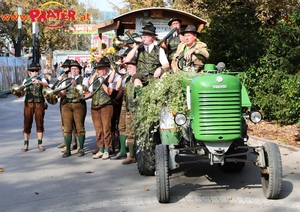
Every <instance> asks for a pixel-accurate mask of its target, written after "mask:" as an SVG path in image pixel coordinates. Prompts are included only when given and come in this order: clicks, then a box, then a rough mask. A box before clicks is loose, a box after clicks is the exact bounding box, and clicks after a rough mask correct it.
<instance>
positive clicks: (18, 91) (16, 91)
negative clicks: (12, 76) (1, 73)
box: [10, 74, 41, 98]
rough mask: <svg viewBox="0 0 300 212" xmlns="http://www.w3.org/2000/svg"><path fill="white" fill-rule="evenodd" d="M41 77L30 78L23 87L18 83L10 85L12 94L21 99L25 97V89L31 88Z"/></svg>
mask: <svg viewBox="0 0 300 212" xmlns="http://www.w3.org/2000/svg"><path fill="white" fill-rule="evenodd" d="M40 76H41V74H40V75H35V76H32V77H29V78H28V79H27V80H26V81H25V82H24V84H23V85H17V84H16V83H12V84H11V85H10V90H11V92H12V94H13V95H15V96H16V97H17V98H20V97H22V96H23V95H24V92H23V91H24V88H25V87H28V86H30V85H31V84H32V83H33V81H34V80H36V79H37V78H38V77H40Z"/></svg>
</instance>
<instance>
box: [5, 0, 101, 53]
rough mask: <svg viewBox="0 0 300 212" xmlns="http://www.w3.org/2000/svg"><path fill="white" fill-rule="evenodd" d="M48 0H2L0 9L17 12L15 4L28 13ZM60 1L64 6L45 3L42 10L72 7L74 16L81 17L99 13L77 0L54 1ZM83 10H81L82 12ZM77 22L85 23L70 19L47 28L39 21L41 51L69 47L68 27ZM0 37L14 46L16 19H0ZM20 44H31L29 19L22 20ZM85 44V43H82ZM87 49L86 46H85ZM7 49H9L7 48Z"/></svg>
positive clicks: (25, 45)
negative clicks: (38, 0) (56, 26)
mask: <svg viewBox="0 0 300 212" xmlns="http://www.w3.org/2000/svg"><path fill="white" fill-rule="evenodd" d="M46 2H49V1H48V0H42V1H40V2H37V1H34V0H28V1H19V0H2V1H1V2H0V10H1V11H2V15H3V14H11V15H16V14H17V6H16V5H18V6H21V7H22V13H23V14H28V12H29V10H32V9H36V8H41V5H43V4H44V3H46ZM56 2H60V3H62V4H63V5H64V6H59V5H57V4H53V5H51V4H50V5H47V8H46V7H44V8H43V9H44V10H48V9H57V8H61V9H66V8H68V9H72V10H75V11H76V12H77V13H76V17H81V16H82V15H84V14H87V13H89V14H92V17H97V16H98V15H99V10H97V9H94V8H86V5H84V4H82V3H81V4H78V0H69V1H67V2H66V1H62V0H59V1H56ZM82 11H83V12H82ZM60 21H61V20H59V21H51V22H50V21H49V22H47V23H48V24H50V23H52V24H54V25H55V23H56V22H60ZM78 23H86V20H74V21H73V20H71V21H65V22H64V24H63V25H62V26H61V27H58V28H49V27H46V26H45V23H39V24H38V25H39V36H40V37H39V38H40V39H39V41H40V47H41V52H42V53H46V52H48V51H53V50H56V49H69V48H70V46H72V44H73V40H72V39H70V36H71V34H72V32H71V31H70V27H71V26H72V25H73V24H78ZM0 29H1V30H0V38H2V40H3V38H5V39H7V40H9V41H10V42H12V43H13V46H16V44H17V39H18V30H17V21H16V20H8V21H4V20H0ZM22 34H23V39H22V46H24V47H31V46H32V22H31V21H23V22H22ZM1 46H2V47H4V48H7V49H8V47H7V46H6V45H5V43H4V42H2V43H1ZM83 46H86V43H84V44H83ZM86 48H87V49H89V48H88V47H86ZM8 50H9V49H8Z"/></svg>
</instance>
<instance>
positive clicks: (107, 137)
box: [91, 77, 113, 148]
mask: <svg viewBox="0 0 300 212" xmlns="http://www.w3.org/2000/svg"><path fill="white" fill-rule="evenodd" d="M108 78H109V77H107V78H106V79H105V80H104V82H103V83H104V84H105V85H106V86H108V85H109V83H108ZM99 83H100V82H99V81H97V82H96V83H94V85H93V90H95V89H97V88H98V87H99ZM100 86H101V87H100V89H99V90H98V91H97V92H96V93H95V94H94V95H93V97H92V104H91V114H92V120H93V124H94V129H95V132H96V142H97V147H98V148H110V147H111V145H112V140H111V119H112V115H113V105H112V99H111V97H110V96H109V95H108V94H107V93H106V92H105V91H104V89H103V88H102V85H100Z"/></svg>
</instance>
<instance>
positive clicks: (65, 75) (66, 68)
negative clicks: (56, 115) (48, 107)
mask: <svg viewBox="0 0 300 212" xmlns="http://www.w3.org/2000/svg"><path fill="white" fill-rule="evenodd" d="M72 61H73V60H69V59H66V60H65V62H64V63H63V64H62V65H61V67H62V68H63V69H64V71H63V73H62V74H61V75H60V76H59V77H58V78H57V83H59V82H61V81H62V80H64V79H66V78H68V77H71V76H72V74H71V70H70V63H71V62H72ZM62 99H63V98H61V99H60V102H59V112H60V117H61V130H62V134H63V137H64V122H63V116H62V114H61V109H62V103H63V100H62ZM57 148H64V149H63V150H62V152H65V151H66V144H65V142H64V141H63V142H62V143H61V144H59V145H58V146H57ZM74 149H77V138H76V132H75V124H74V127H73V143H72V145H71V150H74Z"/></svg>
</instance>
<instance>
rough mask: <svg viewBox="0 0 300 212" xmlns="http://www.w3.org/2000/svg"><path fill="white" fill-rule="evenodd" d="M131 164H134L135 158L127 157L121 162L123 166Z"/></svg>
mask: <svg viewBox="0 0 300 212" xmlns="http://www.w3.org/2000/svg"><path fill="white" fill-rule="evenodd" d="M131 163H135V158H132V157H127V158H126V159H125V160H122V164H123V165H127V164H131Z"/></svg>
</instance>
